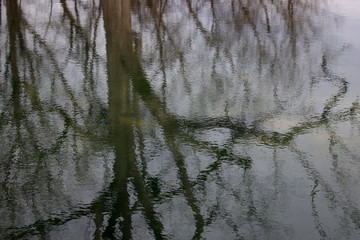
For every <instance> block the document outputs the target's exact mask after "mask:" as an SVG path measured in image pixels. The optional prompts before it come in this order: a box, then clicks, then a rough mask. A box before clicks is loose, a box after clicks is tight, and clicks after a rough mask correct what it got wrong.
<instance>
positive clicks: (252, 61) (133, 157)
mask: <svg viewBox="0 0 360 240" xmlns="http://www.w3.org/2000/svg"><path fill="white" fill-rule="evenodd" d="M61 3H62V8H63V13H64V18H65V19H66V21H68V23H69V26H70V28H69V29H67V30H68V31H69V32H70V39H72V40H71V41H70V42H71V45H70V50H69V53H68V56H67V58H68V59H70V58H78V61H79V62H81V63H83V65H82V71H83V72H84V75H85V79H86V80H88V82H86V83H84V84H83V92H84V94H85V95H86V97H87V98H88V99H89V100H88V104H89V109H93V112H92V111H91V110H89V111H88V114H84V109H85V108H81V103H80V102H79V101H78V97H77V94H76V93H75V92H74V91H73V90H72V87H71V86H70V84H69V83H68V82H67V81H68V80H67V78H66V76H65V74H64V71H63V69H62V68H61V66H60V65H61V64H58V63H57V60H56V55H55V54H54V53H52V51H51V47H49V46H48V45H47V42H46V41H45V40H42V38H41V35H40V34H37V33H36V31H35V30H34V28H32V27H31V24H29V23H27V22H26V21H25V19H22V17H21V18H20V16H23V14H21V13H20V12H19V13H18V14H9V16H12V17H13V18H14V19H15V20H14V19H10V18H11V17H9V19H8V23H14V22H15V23H16V25H21V26H23V27H24V29H26V31H28V32H29V33H30V35H32V36H33V38H34V39H35V42H37V44H38V45H39V46H40V47H41V48H42V49H43V51H44V53H43V54H44V55H45V56H47V58H48V59H49V60H50V62H51V64H52V68H53V71H54V73H55V75H56V76H57V78H56V79H57V80H59V81H60V83H61V86H62V87H63V89H64V90H63V92H62V94H63V95H65V96H66V97H67V98H66V99H67V100H66V102H67V103H68V104H69V106H70V107H69V108H70V111H69V110H68V109H66V108H65V107H64V106H63V105H62V104H59V103H58V102H56V97H59V95H60V94H56V93H55V92H54V93H53V95H55V96H54V97H53V98H51V99H55V100H52V101H53V102H50V103H47V104H45V103H44V102H42V99H41V97H40V96H37V97H36V94H35V97H34V100H32V101H35V102H37V103H38V104H33V105H35V106H38V108H34V107H31V108H29V109H28V111H29V110H30V109H31V111H35V112H36V111H38V112H39V116H41V114H40V113H41V111H42V115H43V121H44V123H42V125H43V126H48V127H47V128H45V129H47V130H48V131H52V129H53V124H52V123H46V121H47V119H46V118H47V117H46V116H47V115H49V114H57V115H59V116H60V117H62V118H63V126H64V127H63V132H62V133H61V134H58V135H60V136H61V137H59V140H56V141H55V146H56V147H52V148H49V149H54V150H51V151H50V150H47V151H45V152H51V153H52V155H49V156H48V157H47V155H46V154H45V153H44V154H45V155H44V157H43V158H44V159H47V158H50V157H54V155H56V154H57V153H59V152H61V151H60V150H59V149H61V146H62V145H64V144H65V143H66V142H68V141H70V142H72V140H71V139H72V138H76V137H78V134H80V135H81V136H86V139H89V140H88V141H86V144H88V143H89V142H92V141H93V142H98V140H99V139H103V138H106V137H107V132H106V131H103V132H101V130H100V131H99V132H100V134H93V132H94V131H95V130H96V128H97V127H98V126H97V124H98V121H99V119H100V120H102V121H104V126H103V125H101V127H103V128H102V129H104V128H105V127H106V126H105V124H106V123H108V124H109V128H110V133H111V136H110V137H109V139H110V142H111V146H113V151H114V154H115V160H114V164H113V175H114V176H113V179H112V182H111V183H110V184H109V186H108V188H106V191H105V192H104V193H102V194H101V195H99V196H97V197H96V199H95V200H94V201H93V202H92V203H91V204H89V205H87V206H85V207H84V208H82V209H80V210H78V209H75V210H74V211H69V212H70V214H68V215H66V216H62V215H58V216H57V217H56V218H54V219H52V218H49V220H44V221H39V222H37V223H36V224H34V225H29V226H27V227H24V228H21V229H17V230H16V231H15V230H14V231H10V232H12V233H14V236H15V237H16V236H17V237H21V236H27V234H39V233H40V234H42V233H46V232H50V231H51V230H52V229H53V228H56V227H57V226H61V225H64V224H65V223H66V222H69V221H73V220H74V219H78V218H81V217H83V216H87V217H88V218H90V219H93V221H94V223H95V230H94V237H95V238H96V239H101V238H109V239H112V238H123V239H130V238H133V237H134V235H136V234H139V232H140V230H139V232H137V231H138V229H140V228H141V226H140V225H141V221H140V222H139V221H137V220H136V219H143V221H144V222H145V225H146V226H147V230H141V231H143V234H144V235H152V236H153V237H154V238H156V239H162V238H175V237H179V236H190V235H191V236H190V237H192V238H193V239H200V238H202V237H204V236H205V235H206V234H208V232H209V231H211V229H212V228H216V227H218V228H219V226H220V228H221V227H222V228H223V230H219V232H221V233H223V234H228V236H230V235H231V234H232V235H233V236H234V238H237V239H242V238H243V239H248V238H261V237H265V236H267V235H268V234H275V235H274V236H276V237H278V238H280V237H284V236H285V237H286V236H287V237H288V235H286V234H283V233H282V232H281V231H282V229H278V228H282V227H283V226H282V225H281V224H283V225H284V226H285V225H286V224H287V223H286V222H285V223H282V222H280V223H277V221H279V220H278V219H276V217H274V216H273V215H276V214H277V210H278V207H279V203H278V202H279V201H281V200H279V199H281V198H286V197H289V195H287V194H289V193H287V192H286V186H287V184H289V183H287V179H286V177H284V175H285V173H284V172H285V169H284V168H282V166H281V165H282V159H283V158H284V157H281V155H283V156H284V155H285V156H286V158H290V159H296V163H297V164H298V165H297V166H301V171H303V173H301V174H303V175H301V176H302V177H303V176H305V177H306V178H307V179H309V180H310V181H312V182H313V186H311V188H309V192H308V193H307V194H308V195H309V199H310V204H311V206H309V209H310V211H311V214H312V217H313V221H314V228H315V229H316V230H317V231H318V233H319V236H320V237H321V238H326V237H327V236H329V235H330V234H328V233H327V231H328V229H327V228H326V224H325V223H323V222H322V218H321V215H320V211H319V210H318V206H317V200H316V199H317V198H318V197H322V199H325V200H326V204H327V207H328V209H329V212H330V213H333V214H335V215H336V213H337V212H338V211H341V212H342V214H343V218H344V219H345V220H346V221H345V222H346V223H345V224H346V226H345V227H344V228H346V230H349V231H350V230H351V228H352V227H353V226H359V219H360V218H359V216H360V214H359V210H358V206H357V204H356V202H355V201H354V199H353V198H352V197H351V195H349V194H348V193H347V192H346V191H348V190H347V189H346V188H348V185H347V184H346V183H344V181H340V180H339V178H341V177H340V176H341V175H342V174H344V173H345V170H342V169H341V167H339V158H338V154H337V151H339V152H341V154H343V156H346V157H351V156H354V157H355V158H356V157H357V156H356V154H355V155H354V153H352V151H351V149H347V147H346V144H343V143H342V137H341V136H340V134H339V132H338V131H336V130H331V129H333V126H336V125H339V124H341V123H344V122H346V123H348V122H351V124H352V125H354V127H356V125H358V123H356V121H353V119H354V118H356V116H357V114H358V112H359V104H357V103H356V102H354V103H353V104H352V106H351V107H349V108H345V109H342V110H340V111H337V110H336V107H337V106H339V104H340V103H341V101H342V100H343V99H344V97H345V95H346V93H347V91H348V88H349V83H348V82H347V81H346V80H345V79H344V78H342V77H340V76H338V75H336V74H334V73H333V72H332V71H331V70H330V68H329V59H328V57H327V54H325V53H324V52H323V50H322V49H320V50H319V51H315V52H313V51H312V50H314V48H317V47H318V46H319V44H320V43H317V42H315V43H314V45H313V46H310V47H309V46H307V44H308V43H307V41H308V39H306V37H307V36H308V35H311V34H316V33H317V32H318V31H320V30H321V26H320V25H314V23H313V22H312V21H311V17H312V14H317V12H318V11H320V9H321V7H320V6H319V5H317V3H312V2H307V1H297V2H294V1H291V0H288V1H283V2H281V3H277V4H275V3H274V2H272V1H264V0H261V1H228V2H226V3H215V1H207V0H202V1H186V2H184V3H174V2H171V3H170V2H169V1H161V0H157V1H146V3H145V2H143V1H130V0H122V1H115V0H113V1H105V0H104V1H102V2H101V5H100V6H101V7H100V6H97V5H94V6H93V8H92V10H91V11H89V12H92V13H94V15H90V16H96V18H95V19H97V20H96V21H97V22H96V23H95V24H94V25H92V24H90V23H91V21H89V22H90V23H89V24H90V25H89V26H85V25H84V24H83V22H82V24H80V22H81V21H80V19H81V16H82V13H80V12H79V10H78V8H79V6H81V4H83V3H81V2H78V1H74V2H72V3H73V4H74V7H73V9H74V10H75V14H73V13H72V8H71V7H69V6H68V5H67V4H68V2H67V1H61ZM16 5H17V4H16V2H15V3H12V4H7V7H9V10H8V9H7V12H10V11H14V9H19V8H18V7H17V6H16ZM94 9H101V10H102V12H100V11H97V10H94ZM208 9H211V11H208ZM177 11H180V12H181V13H182V14H181V16H180V17H178V18H177V17H173V15H172V13H176V12H177ZM100 14H103V15H102V17H103V21H104V30H105V33H106V42H107V43H106V57H107V74H108V89H109V91H108V112H107V113H105V108H106V106H105V105H104V104H103V103H101V101H100V100H99V99H98V98H97V94H96V77H95V76H94V75H95V71H94V68H95V69H96V68H99V66H100V65H101V63H100V62H101V58H100V57H99V55H98V54H97V45H96V36H97V30H96V29H97V28H98V27H99V24H98V21H99V19H100V16H101V15H100ZM188 16H190V17H191V18H190V19H191V20H189V21H186V20H185V18H187V17H188ZM307 19H308V20H307ZM66 26H68V25H66ZM12 29H18V27H11V26H10V25H9V42H10V50H9V52H10V53H9V54H10V56H12V55H11V53H14V52H15V53H16V52H17V50H16V44H13V45H11V42H12V41H11V39H15V38H18V39H20V33H21V32H20V33H16V32H15V33H11V31H12ZM87 29H91V31H93V32H92V34H93V40H90V39H92V38H91V34H90V32H89V31H88V30H87ZM92 29H94V30H92ZM134 29H138V30H139V32H135V31H134ZM13 32H14V31H13ZM12 34H13V35H14V36H13V37H12ZM17 34H18V35H17ZM77 39H81V41H80V42H79V43H78V42H77ZM18 41H20V40H18ZM14 42H15V41H13V43H14ZM25 43H26V41H23V44H22V46H23V47H22V49H23V50H26V48H25V47H26V44H25ZM73 44H74V45H75V46H74V45H73ZM82 44H83V45H82ZM320 45H321V44H320ZM76 49H77V50H76ZM79 50H84V53H85V54H81V53H78V51H79ZM85 50H86V51H85ZM204 50H206V53H202V51H204ZM302 50H304V51H302ZM21 52H22V51H21ZM24 52H26V51H24ZM76 53H78V54H76ZM37 54H38V53H37V51H30V50H28V54H27V55H25V56H27V58H24V59H25V60H24V61H23V62H24V63H25V65H26V64H27V63H28V62H29V64H30V63H31V64H35V62H36V61H40V60H38V58H35V60H33V59H32V58H33V56H37ZM91 54H92V55H91ZM204 54H206V56H204ZM12 57H13V58H14V59H13V58H11V57H10V58H9V59H10V61H9V66H10V69H11V81H10V82H11V83H12V84H13V85H14V84H15V85H16V86H15V87H13V88H12V89H14V90H13V93H12V95H11V96H12V98H13V100H12V101H13V102H12V103H11V104H9V105H11V106H13V108H14V113H13V114H12V115H13V116H14V117H13V118H14V119H15V120H16V121H14V123H12V124H13V125H14V127H15V128H18V130H17V131H15V132H17V133H18V134H19V137H18V139H17V140H16V141H15V140H14V142H18V143H20V142H21V140H22V139H26V138H27V137H31V139H34V141H33V142H35V143H36V137H37V136H36V135H37V134H33V135H34V136H28V135H25V136H23V135H21V131H20V130H19V128H21V127H20V125H21V124H22V122H23V121H24V122H26V119H27V117H25V116H21V114H22V112H24V111H25V110H22V109H23V108H24V105H23V103H22V102H23V101H21V99H22V96H21V95H22V94H23V93H22V92H21V91H24V92H25V91H26V90H27V88H25V87H22V86H21V84H22V83H20V82H21V81H20V79H21V76H20V73H21V72H26V71H25V70H21V71H20V70H17V69H18V68H19V67H18V65H19V62H20V63H23V62H21V61H19V60H18V59H17V58H18V57H19V56H18V55H17V54H14V55H13V56H12ZM306 61H309V62H310V63H309V64H306ZM33 62H34V63H33ZM24 63H23V64H24ZM313 63H316V64H313ZM13 64H14V65H13ZM31 64H30V65H31ZM37 64H38V65H34V66H32V68H31V66H30V69H33V70H32V71H34V72H35V71H37V69H41V68H40V66H39V64H40V63H37ZM194 65H196V66H194ZM30 72H31V71H30ZM30 76H31V75H30ZM35 76H36V74H35V73H34V74H33V78H34V79H37V78H36V77H35ZM326 81H327V82H329V83H331V84H333V85H334V86H335V87H337V92H336V93H335V94H334V95H333V96H331V95H329V96H327V97H328V98H327V100H326V101H325V102H323V103H321V104H322V106H321V109H320V111H316V109H315V108H314V107H313V106H312V105H311V104H312V103H311V102H309V101H307V99H306V98H308V97H309V96H311V94H313V93H312V91H313V90H314V89H316V84H320V82H326ZM52 84H57V83H56V82H55V80H53V83H52ZM24 86H25V85H24ZM30 86H31V87H37V86H38V84H35V83H34V84H31V85H30ZM38 88H39V87H38ZM22 89H24V90H22ZM52 89H53V90H52V91H55V90H57V88H56V87H53V88H52ZM16 91H20V92H16ZM32 91H35V93H39V92H40V89H36V88H35V90H32ZM211 93H212V94H211ZM179 94H180V95H182V97H183V99H184V101H185V102H187V103H189V107H188V108H187V109H186V110H182V107H184V106H183V104H184V103H183V102H180V101H179V99H180V98H179ZM315 94H316V93H315ZM315 94H314V95H315ZM295 101H297V102H298V103H296V104H295V106H293V105H292V103H293V102H295ZM209 105H210V106H212V105H213V106H215V108H209V107H208V106H209ZM303 105H304V106H305V107H304V106H303ZM40 110H41V111H40ZM16 111H19V112H16ZM7 112H8V111H7ZM304 112H305V113H306V115H305V116H302V117H301V118H300V120H298V121H297V122H296V125H295V126H291V127H290V128H289V129H287V131H285V132H282V131H278V130H277V129H271V130H269V129H266V127H264V126H266V123H267V121H269V120H273V119H274V118H275V119H276V116H278V115H285V116H286V115H290V116H293V115H295V116H298V115H301V114H303V113H304ZM105 116H107V118H106V117H105ZM106 121H108V122H106ZM28 129H29V130H30V131H29V133H31V131H34V130H33V129H36V128H33V127H28ZM60 129H61V128H60ZM322 129H325V130H326V131H327V132H329V136H331V139H330V141H329V154H330V155H331V158H332V161H333V163H332V166H333V169H332V171H333V172H334V173H335V174H336V175H337V176H338V177H337V180H336V181H333V180H332V179H330V180H329V179H328V176H326V175H324V174H323V173H322V169H318V168H317V166H316V165H315V164H314V163H313V162H312V161H311V160H309V156H307V154H306V153H304V152H306V150H307V149H305V150H304V149H301V147H299V146H298V139H299V138H301V137H304V136H305V137H306V136H307V135H308V134H310V133H311V132H312V131H320V130H322ZM75 133H76V134H75ZM216 134H217V135H219V136H220V137H219V136H218V137H216V136H217V135H216ZM214 136H215V137H214ZM213 138H220V140H224V142H225V143H217V142H216V141H214V139H213ZM215 140H216V139H215ZM78 141H85V140H83V138H81V139H78V140H76V141H75V140H74V141H73V143H74V144H75V150H76V144H79V143H78ZM86 144H85V143H84V144H82V147H85V145H86ZM37 145H39V144H35V146H37ZM69 147H73V146H69ZM101 147H103V146H100V148H101ZM14 148H15V147H14ZM104 148H105V150H108V151H109V149H106V147H105V146H104ZM42 149H43V147H42V148H41V149H35V150H33V152H34V153H37V154H43V152H44V151H43V150H42ZM75 150H74V151H75ZM105 150H104V151H105ZM14 151H15V150H13V152H14ZM261 152H265V153H266V154H267V155H269V156H271V157H269V159H270V158H272V160H273V167H272V168H271V169H269V172H271V171H273V172H272V173H269V174H267V173H261V171H259V172H258V171H257V168H256V161H261V157H262V156H261V154H262V153H261ZM76 155H77V156H80V155H81V153H77V154H74V158H73V159H74V161H77V162H82V161H85V160H84V159H83V158H81V159H79V158H76ZM41 156H42V155H41ZM34 158H35V157H34ZM38 158H39V159H41V158H40V157H37V158H36V159H38ZM55 158H56V157H55ZM287 161H290V160H288V159H287ZM263 163H264V164H266V161H264V162H263ZM260 170H261V169H260ZM293 170H294V169H293ZM294 171H295V170H294ZM6 172H8V171H6ZM174 174H175V175H176V176H175V177H174ZM268 179H270V180H271V181H272V180H273V183H269V181H268ZM265 181H266V182H265ZM264 182H265V183H264ZM37 184H41V183H40V182H39V183H37ZM48 184H49V185H50V186H51V185H55V183H52V182H51V181H49V182H48ZM271 184H273V185H271ZM270 185H271V186H270ZM339 185H340V188H339ZM289 186H291V185H289ZM344 186H345V188H344ZM273 189H275V190H273ZM7 199H10V198H7ZM181 201H184V202H185V204H184V205H181V204H179V203H181ZM282 201H286V200H282ZM280 204H281V203H280ZM169 206H170V207H169ZM169 212H170V215H171V214H172V215H174V216H175V217H171V216H169V214H168V213H169ZM189 213H190V214H189ZM138 215H141V216H140V217H138ZM136 217H138V218H136ZM45 219H46V218H45ZM182 219H186V222H187V224H188V225H187V226H185V228H186V230H187V231H188V232H180V231H179V232H177V231H176V230H177V228H178V227H180V226H179V225H180V222H181V221H182ZM171 221H172V222H171ZM169 222H171V224H169ZM174 222H175V223H176V224H174ZM277 224H278V225H280V226H277ZM169 225H170V226H169ZM187 228H189V229H190V230H189V229H187ZM283 228H286V227H283ZM147 231H148V232H147ZM222 231H223V232H222ZM285 231H286V230H285ZM274 232H275V233H274ZM348 234H349V235H348V236H351V233H348Z"/></svg>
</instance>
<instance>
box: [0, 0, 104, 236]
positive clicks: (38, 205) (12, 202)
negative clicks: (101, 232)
mask: <svg viewBox="0 0 360 240" xmlns="http://www.w3.org/2000/svg"><path fill="white" fill-rule="evenodd" d="M2 4H4V6H6V9H4V11H5V13H6V16H7V19H6V20H7V21H6V25H7V32H8V35H7V36H5V35H4V33H3V32H2V33H1V34H2V35H1V41H2V44H1V45H2V50H1V56H0V57H1V64H2V66H1V67H2V68H1V93H0V98H1V106H0V111H1V119H0V121H1V124H0V134H1V137H2V139H3V140H2V144H0V156H1V157H0V159H1V180H2V181H1V182H2V184H1V188H0V192H1V194H0V195H1V197H0V198H1V204H0V205H1V207H0V209H1V214H2V216H3V220H1V228H8V227H10V226H12V227H22V226H24V225H28V224H29V223H32V222H36V221H37V220H41V219H52V217H51V216H52V215H54V214H60V215H62V214H61V212H66V211H75V212H76V211H77V210H76V209H77V208H78V207H79V205H81V204H88V203H89V199H88V197H90V196H91V195H94V196H96V194H97V191H100V190H101V189H102V188H103V186H102V185H103V184H105V183H106V179H105V178H104V177H106V174H109V173H107V172H108V171H107V170H106V164H107V163H106V162H107V161H108V160H107V159H108V158H109V157H108V156H107V155H109V153H108V152H109V149H107V148H108V147H106V145H105V144H104V143H101V142H102V141H103V140H104V139H106V136H107V133H106V131H107V126H106V114H105V115H104V113H106V112H104V110H105V108H104V107H105V106H106V103H104V102H103V101H102V100H100V99H99V97H98V91H99V88H98V87H99V85H100V84H99V82H97V80H96V78H98V77H99V73H101V71H102V70H101V67H102V65H104V64H103V63H102V60H101V58H99V57H98V56H97V55H96V54H97V53H96V52H95V51H91V50H94V49H96V46H94V45H95V44H96V40H95V39H96V34H97V33H96V32H95V33H94V34H93V36H94V40H93V41H90V40H89V41H87V42H85V43H84V42H83V41H78V39H77V38H76V40H75V38H74V36H72V32H73V29H72V26H70V28H69V26H68V25H64V26H63V27H59V26H58V25H57V23H56V22H53V21H52V20H51V19H50V20H49V21H48V23H47V28H46V30H45V33H44V32H43V29H39V28H38V27H37V25H36V24H34V23H33V22H31V21H32V20H33V19H36V18H31V17H29V16H27V15H30V14H31V11H24V9H23V6H22V4H20V3H19V2H18V1H6V2H5V3H1V5H2ZM50 4H51V8H52V7H53V6H52V3H50ZM29 5H31V3H29ZM63 6H64V7H65V3H64V4H63ZM36 7H39V9H38V10H40V11H39V12H38V14H39V15H40V16H41V14H42V13H43V12H42V11H41V10H43V9H42V7H43V8H45V9H46V7H47V5H46V3H44V2H42V3H39V4H38V5H37V6H36ZM93 7H94V8H95V9H98V7H97V6H93ZM25 10H26V9H25ZM28 10H31V7H29V9H28ZM29 12H30V13H29ZM46 14H47V12H46ZM91 17H92V16H91ZM54 18H55V17H54V16H53V19H54ZM40 19H41V18H40ZM66 20H67V18H65V19H64V21H66ZM54 21H55V20H54ZM98 21H99V18H98V19H97V22H95V23H91V27H92V26H94V28H95V30H96V26H97V25H98ZM6 25H5V26H6ZM84 39H86V40H88V39H89V38H88V37H86V36H84ZM56 40H58V41H59V42H56ZM54 41H55V44H54ZM61 41H65V46H67V43H70V46H69V49H68V51H62V52H61V51H59V52H57V51H56V50H54V49H56V48H58V47H63V46H64V44H61ZM63 43H64V42H63ZM3 46H4V47H3ZM90 46H93V48H91V49H89V47H90ZM83 49H85V50H87V51H86V52H87V55H86V58H85V59H83V54H82V52H83ZM79 50H80V51H79ZM71 61H73V62H78V63H80V64H82V65H80V66H79V67H77V65H76V64H72V63H71ZM95 67H97V68H98V69H97V70H98V72H96V69H94V68H95ZM74 70H75V71H77V72H78V76H79V77H82V79H81V81H83V82H82V83H81V82H80V81H79V82H76V83H75V84H74V79H72V78H71V76H70V74H69V72H71V71H74ZM81 71H83V75H82V74H81ZM99 80H100V79H99ZM76 84H79V86H81V87H83V90H84V91H82V90H79V88H78V89H76V86H74V85H76ZM104 160H105V161H104ZM109 163H110V162H109ZM95 169H98V170H97V171H99V172H98V173H96V172H94V170H95ZM96 178H99V179H100V180H99V179H98V180H96V183H95V184H94V183H91V181H93V180H94V179H96ZM86 181H90V183H89V182H86ZM89 184H90V185H91V187H92V188H93V189H94V191H93V192H91V191H88V190H87V189H86V188H89ZM74 192H77V194H74ZM90 202H91V199H90ZM66 215H67V214H65V216H64V217H65V218H67V217H68V216H66ZM70 215H71V214H70ZM50 222H53V221H52V220H50ZM28 230H31V231H30V232H32V231H34V230H37V231H39V233H40V234H45V235H44V236H46V234H47V233H46V228H42V224H37V225H32V228H31V229H28ZM25 233H27V230H25Z"/></svg>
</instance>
